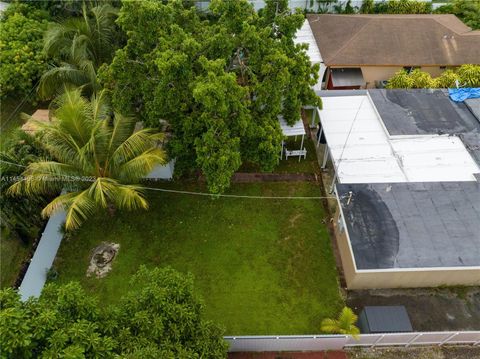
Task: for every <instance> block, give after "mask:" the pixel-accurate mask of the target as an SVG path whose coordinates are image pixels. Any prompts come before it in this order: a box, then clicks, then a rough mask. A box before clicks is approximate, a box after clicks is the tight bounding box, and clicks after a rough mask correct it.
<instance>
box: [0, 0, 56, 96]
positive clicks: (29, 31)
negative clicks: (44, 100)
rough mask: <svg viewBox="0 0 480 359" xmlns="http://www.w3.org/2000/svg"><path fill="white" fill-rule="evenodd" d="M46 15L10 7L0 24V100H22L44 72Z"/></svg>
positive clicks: (23, 7)
mask: <svg viewBox="0 0 480 359" xmlns="http://www.w3.org/2000/svg"><path fill="white" fill-rule="evenodd" d="M47 25H48V13H46V12H44V11H40V10H35V9H33V8H31V7H29V6H27V5H25V4H17V3H14V4H11V5H10V6H9V7H8V9H7V10H6V11H5V13H4V14H3V16H2V21H1V23H0V63H1V64H2V66H1V67H0V99H2V100H3V99H5V98H6V97H9V96H18V97H24V96H25V95H27V94H29V93H30V92H33V91H32V88H33V87H34V86H35V85H36V83H37V80H38V79H39V78H40V76H41V74H42V73H43V71H44V70H45V69H46V68H47V64H46V59H45V57H44V55H43V52H42V48H43V33H44V31H45V30H46V28H47Z"/></svg>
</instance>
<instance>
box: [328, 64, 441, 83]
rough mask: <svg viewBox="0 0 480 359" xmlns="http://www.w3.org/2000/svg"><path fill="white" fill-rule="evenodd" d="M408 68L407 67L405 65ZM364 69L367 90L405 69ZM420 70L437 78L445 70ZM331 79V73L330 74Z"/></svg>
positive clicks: (433, 68)
mask: <svg viewBox="0 0 480 359" xmlns="http://www.w3.org/2000/svg"><path fill="white" fill-rule="evenodd" d="M405 66H407V65H405ZM349 67H356V68H358V66H331V67H330V68H349ZM360 68H361V69H362V75H363V78H364V80H365V82H366V84H367V86H366V88H369V89H370V88H375V81H385V80H388V79H389V78H391V77H392V76H393V75H395V73H396V72H398V71H400V70H402V69H403V66H360ZM420 70H422V71H425V72H428V73H429V74H430V75H432V77H437V76H440V75H441V74H442V72H443V71H444V69H442V68H440V66H422V67H420ZM328 77H329V78H328V80H329V79H330V73H329V74H328Z"/></svg>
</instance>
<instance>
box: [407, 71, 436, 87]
mask: <svg viewBox="0 0 480 359" xmlns="http://www.w3.org/2000/svg"><path fill="white" fill-rule="evenodd" d="M409 77H410V78H411V79H412V81H413V88H419V89H428V88H432V87H435V83H434V81H433V79H432V76H431V75H430V74H429V73H428V72H424V71H421V70H419V69H415V70H413V71H412V72H411V73H410V75H409Z"/></svg>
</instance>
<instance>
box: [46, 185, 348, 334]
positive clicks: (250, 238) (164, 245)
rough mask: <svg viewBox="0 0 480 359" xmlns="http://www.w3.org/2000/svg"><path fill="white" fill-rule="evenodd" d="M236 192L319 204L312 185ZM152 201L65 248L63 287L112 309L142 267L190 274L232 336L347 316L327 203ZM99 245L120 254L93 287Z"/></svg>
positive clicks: (94, 224) (160, 197) (212, 315)
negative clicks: (79, 289) (113, 246)
mask: <svg viewBox="0 0 480 359" xmlns="http://www.w3.org/2000/svg"><path fill="white" fill-rule="evenodd" d="M180 185H181V187H182V188H184V189H185V188H186V187H187V188H188V189H189V190H204V189H203V188H201V187H199V185H196V184H195V185H194V184H190V185H187V184H185V183H184V184H180ZM180 185H179V184H163V185H162V186H161V187H164V188H165V187H171V188H178V187H179V186H180ZM230 192H231V193H236V194H248V195H264V196H272V195H273V196H281V195H291V196H295V195H296V196H320V195H321V191H320V188H318V187H317V186H316V185H315V184H311V183H298V182H297V183H252V184H237V185H234V186H233V188H232V190H231V191H230ZM149 199H150V203H151V208H150V210H149V211H148V212H136V213H118V214H116V215H115V217H109V216H108V215H101V216H99V217H98V218H96V219H94V220H91V221H90V222H88V223H86V224H85V225H84V226H83V227H82V228H81V230H80V231H79V232H78V233H76V234H75V235H73V236H72V238H70V239H67V240H64V242H63V243H62V246H61V248H60V251H59V254H58V255H57V260H56V263H55V266H56V268H57V270H58V272H59V279H58V281H59V282H61V283H65V282H68V281H70V280H78V281H80V282H81V283H82V284H83V286H84V287H85V288H86V289H87V290H88V291H90V292H92V293H95V294H97V295H98V296H99V297H100V298H101V300H103V301H104V302H105V303H112V302H115V301H116V300H117V299H118V298H119V297H120V296H121V294H122V293H124V292H125V291H126V290H127V288H128V286H129V284H128V281H127V279H128V277H129V276H130V275H131V274H133V273H134V272H135V271H136V270H137V269H138V267H139V265H141V264H146V265H147V266H160V267H163V266H171V267H173V268H175V269H177V270H180V271H182V272H191V273H193V274H194V276H195V285H196V288H197V290H198V292H199V293H200V295H202V297H203V298H204V302H205V304H206V308H205V309H206V315H207V317H208V318H209V319H211V320H214V321H216V322H217V323H220V324H222V325H224V326H225V328H226V330H227V334H232V335H233V334H234V335H241V334H244V335H247V334H252V335H253V334H306V333H318V332H319V328H320V322H321V320H322V319H323V318H325V317H332V316H334V315H336V314H337V312H338V311H339V310H340V309H341V307H342V306H343V300H342V298H341V296H340V292H339V289H338V279H337V272H336V267H335V261H334V258H333V255H332V250H331V246H330V239H329V235H328V231H327V228H326V227H325V225H323V224H322V223H321V220H322V219H323V218H325V217H326V213H325V212H324V209H323V206H322V202H321V201H319V200H289V201H285V200H283V201H282V200H266V199H265V200H258V199H256V200H255V199H238V198H237V199H233V198H220V199H211V198H206V197H200V196H188V195H179V194H171V193H160V192H154V191H150V192H149ZM102 241H108V242H115V243H119V244H120V251H119V254H118V256H117V257H116V259H115V262H114V264H113V269H112V271H111V272H110V273H109V274H108V275H107V277H106V278H103V279H96V278H86V277H85V272H86V269H87V266H88V261H89V257H90V254H91V251H92V249H93V248H94V247H96V246H97V245H98V244H99V243H101V242H102Z"/></svg>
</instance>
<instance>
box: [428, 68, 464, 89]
mask: <svg viewBox="0 0 480 359" xmlns="http://www.w3.org/2000/svg"><path fill="white" fill-rule="evenodd" d="M433 81H434V86H433V87H435V88H449V87H455V86H456V84H457V81H460V78H459V76H458V74H457V73H456V72H455V71H454V70H445V71H443V72H442V74H441V75H440V76H438V77H437V78H435V79H433Z"/></svg>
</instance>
